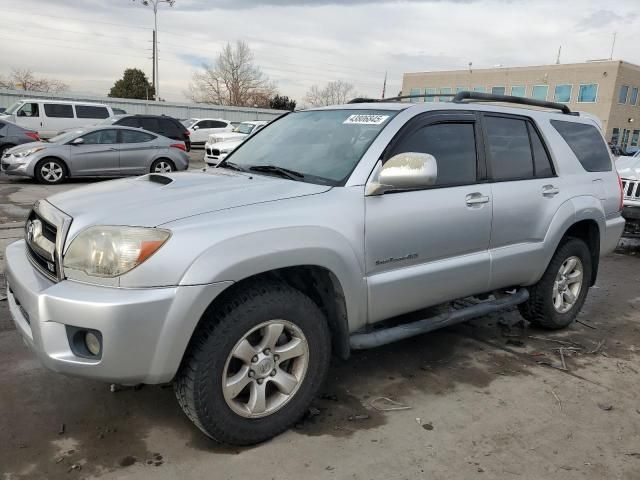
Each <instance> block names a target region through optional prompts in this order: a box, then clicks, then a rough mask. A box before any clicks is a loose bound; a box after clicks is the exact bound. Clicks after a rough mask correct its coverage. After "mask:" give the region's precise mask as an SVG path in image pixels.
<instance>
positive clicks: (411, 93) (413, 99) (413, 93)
mask: <svg viewBox="0 0 640 480" xmlns="http://www.w3.org/2000/svg"><path fill="white" fill-rule="evenodd" d="M420 93H421V92H420V89H419V88H412V89H411V91H410V92H409V95H420ZM409 101H410V102H411V103H416V102H419V101H420V99H419V98H410V99H409Z"/></svg>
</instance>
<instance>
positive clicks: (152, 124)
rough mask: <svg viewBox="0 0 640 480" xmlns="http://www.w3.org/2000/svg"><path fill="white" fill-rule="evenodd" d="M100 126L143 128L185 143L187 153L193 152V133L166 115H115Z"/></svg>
mask: <svg viewBox="0 0 640 480" xmlns="http://www.w3.org/2000/svg"><path fill="white" fill-rule="evenodd" d="M99 125H120V126H122V127H133V128H142V129H144V130H147V131H148V132H153V133H157V134H158V135H162V136H163V137H167V138H172V139H174V140H179V141H181V142H184V144H185V146H186V147H187V152H188V151H189V150H191V140H190V138H189V136H190V135H191V132H190V131H189V130H188V129H187V128H186V127H185V126H184V125H183V124H182V123H180V121H179V120H176V119H175V118H172V117H168V116H166V115H134V114H127V115H115V116H113V117H110V118H107V119H105V120H103V121H101V122H100V123H99Z"/></svg>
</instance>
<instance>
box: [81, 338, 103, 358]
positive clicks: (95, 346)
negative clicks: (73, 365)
mask: <svg viewBox="0 0 640 480" xmlns="http://www.w3.org/2000/svg"><path fill="white" fill-rule="evenodd" d="M84 344H85V346H86V347H87V350H89V353H91V355H95V356H96V357H97V356H98V355H100V348H101V346H100V339H99V338H98V337H97V335H96V334H95V333H92V332H87V333H86V335H85V336H84Z"/></svg>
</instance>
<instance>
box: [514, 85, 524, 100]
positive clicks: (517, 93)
mask: <svg viewBox="0 0 640 480" xmlns="http://www.w3.org/2000/svg"><path fill="white" fill-rule="evenodd" d="M526 92H527V87H525V86H524V85H514V86H512V87H511V95H513V96H514V97H524V96H525V95H526Z"/></svg>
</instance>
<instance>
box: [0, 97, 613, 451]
mask: <svg viewBox="0 0 640 480" xmlns="http://www.w3.org/2000/svg"><path fill="white" fill-rule="evenodd" d="M475 100H478V102H477V103H474V101H475ZM492 100H493V101H498V102H500V103H504V102H510V103H513V104H527V105H531V104H533V105H537V106H543V107H546V108H551V109H553V111H540V110H533V109H525V108H514V107H513V106H511V107H508V106H504V105H501V104H490V103H489V101H492ZM571 113H572V112H571V111H570V110H569V108H568V107H567V106H566V105H561V104H556V103H550V102H540V101H535V100H532V99H528V98H526V99H524V98H518V97H505V96H502V95H495V96H494V95H490V94H479V93H470V92H462V93H460V94H458V95H456V97H455V101H454V102H440V103H408V102H406V103H405V102H401V101H393V99H390V100H387V101H384V102H379V101H372V102H370V103H357V104H356V103H353V104H348V105H341V106H333V107H325V108H319V109H313V110H308V111H298V112H291V113H288V114H286V115H284V116H282V117H280V118H278V119H277V120H275V121H273V122H272V123H271V124H269V125H268V126H267V127H265V128H264V129H262V130H261V131H259V132H257V133H256V134H255V135H252V136H251V137H250V138H248V139H247V140H246V141H245V142H243V143H242V144H241V145H240V146H238V147H237V148H236V149H235V150H234V151H233V152H232V153H231V154H230V155H229V156H227V158H226V159H225V160H224V161H222V162H221V163H220V165H219V166H218V167H216V168H214V169H210V170H209V171H208V172H189V173H185V174H179V175H178V174H168V175H150V176H148V177H141V178H140V179H138V180H135V181H130V180H129V181H116V182H108V183H104V184H101V185H98V186H93V187H83V188H77V189H73V190H70V191H67V192H64V193H59V194H57V195H53V196H51V197H50V198H48V199H47V200H41V201H39V202H37V203H36V204H35V206H34V208H33V211H32V212H31V213H30V215H29V217H28V220H27V223H26V227H25V232H26V239H25V240H20V241H18V242H16V243H13V244H11V245H9V246H8V247H7V249H6V254H5V262H6V267H5V275H6V279H7V284H8V291H7V300H8V305H9V310H10V311H11V315H12V317H13V319H14V322H15V324H16V326H17V329H18V331H19V332H20V333H21V334H22V337H23V338H24V340H25V342H26V343H27V344H28V345H29V346H30V347H31V348H32V349H33V350H34V351H35V352H36V353H37V355H38V357H39V359H40V360H41V361H42V362H43V363H44V365H45V366H46V367H48V368H50V369H52V370H55V371H58V372H62V373H67V374H72V375H76V376H84V377H88V378H91V379H99V380H103V381H106V382H111V383H124V384H138V383H148V384H158V383H166V382H171V381H173V385H174V389H175V393H176V396H177V399H178V402H179V403H180V405H181V407H182V409H183V410H184V411H185V413H186V414H187V416H188V417H189V418H190V419H191V420H192V421H193V422H194V423H195V424H196V425H197V427H198V428H199V429H200V430H202V431H203V432H204V433H205V434H206V435H207V436H209V437H212V438H215V439H217V440H219V441H223V442H227V443H232V444H253V443H256V442H260V441H263V440H266V439H268V438H270V437H273V436H274V435H276V434H278V433H280V432H282V431H284V430H286V429H287V428H289V427H290V426H292V425H295V424H296V422H298V421H299V420H300V418H301V417H302V416H303V415H304V414H305V412H307V410H308V408H309V405H310V403H311V402H312V400H313V399H314V397H315V396H316V394H317V393H318V391H319V389H320V387H321V385H322V384H323V381H324V379H325V378H326V376H327V372H328V369H329V364H330V360H331V356H332V354H335V355H338V356H340V357H343V358H347V357H348V356H349V354H350V352H351V351H352V350H357V349H363V348H372V347H376V346H379V345H383V344H386V343H390V342H393V341H397V340H400V339H403V338H406V337H408V336H412V335H416V334H419V333H425V332H428V331H430V330H434V329H436V328H440V327H443V326H447V325H452V324H454V323H457V322H461V321H465V320H468V319H470V318H473V317H475V316H480V315H485V314H487V313H490V312H495V311H498V310H500V309H503V308H508V307H513V306H516V305H517V306H518V307H519V310H520V312H521V314H522V315H523V317H524V318H525V319H527V320H528V321H529V322H531V323H532V324H533V325H535V326H537V327H541V328H547V329H559V328H563V327H566V326H568V325H569V324H571V323H572V322H573V321H574V320H575V318H576V315H577V314H578V312H579V311H580V309H581V308H582V306H583V304H584V302H585V299H586V297H587V293H588V291H589V288H590V287H591V286H592V285H594V283H595V281H596V277H597V273H598V262H599V258H600V256H601V255H604V254H607V253H609V252H611V251H612V250H613V249H614V248H615V246H616V245H617V243H618V239H619V238H620V234H621V233H622V230H623V228H624V219H623V218H622V217H621V216H620V211H621V210H622V192H621V188H620V184H619V178H618V175H617V174H616V172H615V170H614V168H613V165H612V159H611V156H610V153H609V151H608V149H607V145H606V143H605V140H604V138H603V136H602V133H601V131H600V129H599V128H598V127H597V124H596V123H594V122H593V121H592V120H591V119H589V118H584V117H581V116H579V115H573V114H571ZM505 138H508V139H510V141H509V142H504V141H503V140H504V139H505ZM470 296H477V297H475V298H474V299H472V300H471V301H465V302H457V301H456V300H458V299H462V298H466V297H470ZM79 299H80V300H79ZM435 305H440V306H441V308H438V309H437V310H438V311H439V312H441V313H439V314H438V315H435V316H433V317H428V318H424V319H422V320H418V321H414V320H415V317H413V318H412V319H411V320H406V317H400V316H401V315H403V314H407V313H410V312H423V311H424V310H423V309H425V308H426V307H430V306H435ZM403 318H405V320H404V323H402V322H403V320H402V319H403ZM388 319H393V320H394V321H392V322H388V323H383V322H384V321H385V320H388ZM407 322H408V323H407ZM370 358H371V360H372V362H371V363H370V365H369V367H368V368H373V369H375V368H376V365H375V361H373V360H374V356H372V357H370Z"/></svg>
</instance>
